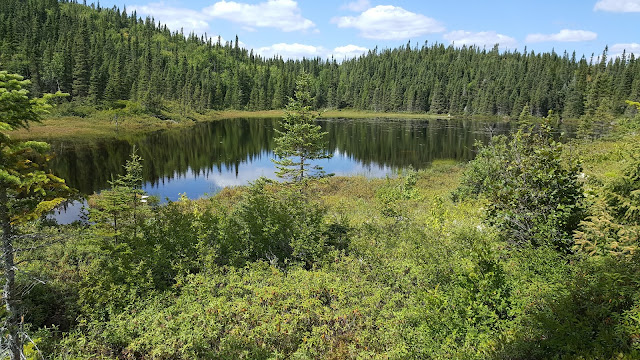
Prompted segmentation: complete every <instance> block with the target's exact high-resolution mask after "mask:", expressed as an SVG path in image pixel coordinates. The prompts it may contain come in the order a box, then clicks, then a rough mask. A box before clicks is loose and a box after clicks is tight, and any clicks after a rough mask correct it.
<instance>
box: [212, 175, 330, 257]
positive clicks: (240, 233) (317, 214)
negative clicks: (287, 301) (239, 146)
mask: <svg viewBox="0 0 640 360" xmlns="http://www.w3.org/2000/svg"><path fill="white" fill-rule="evenodd" d="M325 213H326V210H325V209H324V208H323V207H322V206H320V205H319V204H317V203H316V202H314V201H312V200H311V199H310V198H309V197H308V196H307V195H305V194H304V193H303V191H302V189H301V188H300V187H297V186H291V187H288V186H284V187H281V188H275V187H270V186H268V185H267V181H266V180H265V179H259V180H257V181H256V182H255V183H254V184H253V185H251V186H250V187H249V189H248V191H247V193H246V195H245V196H244V198H243V199H242V200H241V201H240V202H239V203H238V204H237V205H236V206H235V208H234V210H233V211H232V213H231V214H230V216H229V218H228V220H227V222H226V225H225V229H224V232H225V241H224V244H223V246H222V249H221V254H220V255H221V256H220V259H221V261H222V262H225V263H226V262H228V263H231V264H235V265H242V264H243V263H245V262H247V261H255V260H258V259H262V260H268V261H271V262H273V263H277V264H280V265H284V264H285V263H287V262H303V263H305V264H306V265H307V266H311V265H312V264H313V263H314V262H315V261H317V260H319V259H320V257H321V256H322V255H323V254H324V253H325V250H326V247H325V241H326V236H325V234H326V230H327V226H326V224H325V222H324V215H325Z"/></svg>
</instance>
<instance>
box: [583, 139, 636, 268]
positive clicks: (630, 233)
mask: <svg viewBox="0 0 640 360" xmlns="http://www.w3.org/2000/svg"><path fill="white" fill-rule="evenodd" d="M629 158H630V159H629V160H630V161H629V162H628V163H627V166H626V169H625V170H624V174H623V175H622V176H620V177H617V178H615V179H613V180H612V181H611V182H610V183H608V184H606V185H605V186H604V188H603V189H601V191H600V192H599V195H600V198H599V199H597V200H596V203H595V204H594V205H593V206H592V209H591V211H592V215H591V216H589V217H588V218H587V219H586V220H585V221H583V222H581V223H580V231H577V232H576V233H575V235H574V239H575V242H576V247H577V248H579V249H581V250H583V251H585V252H587V253H588V254H589V255H600V256H602V255H617V256H620V255H624V256H630V255H634V254H635V253H636V252H637V250H638V246H639V242H640V156H639V155H638V153H637V151H636V152H634V153H632V154H630V156H629Z"/></svg>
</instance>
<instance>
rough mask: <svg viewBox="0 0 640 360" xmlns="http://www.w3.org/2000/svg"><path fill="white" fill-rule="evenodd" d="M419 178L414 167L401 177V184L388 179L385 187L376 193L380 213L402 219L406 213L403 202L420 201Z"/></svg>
mask: <svg viewBox="0 0 640 360" xmlns="http://www.w3.org/2000/svg"><path fill="white" fill-rule="evenodd" d="M417 177H418V176H417V172H416V171H415V170H414V169H413V168H412V167H409V169H407V170H406V173H405V174H401V176H399V179H400V181H401V183H400V184H396V181H392V180H391V179H389V178H388V177H387V181H386V183H385V185H384V186H382V187H380V188H378V190H377V191H376V198H377V200H378V201H379V202H380V205H381V209H380V211H381V212H382V214H383V215H384V216H387V217H393V218H400V217H401V216H402V214H404V213H405V211H403V208H404V204H403V203H402V201H403V200H417V199H419V195H418V191H417V189H416V187H415V186H416V182H417ZM405 215H406V214H405Z"/></svg>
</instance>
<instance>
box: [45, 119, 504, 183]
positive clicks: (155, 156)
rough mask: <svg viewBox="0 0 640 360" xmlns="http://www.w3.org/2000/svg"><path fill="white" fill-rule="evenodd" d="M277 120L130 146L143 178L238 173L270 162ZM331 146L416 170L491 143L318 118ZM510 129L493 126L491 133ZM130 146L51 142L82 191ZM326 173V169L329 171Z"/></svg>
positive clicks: (117, 165) (482, 128) (390, 124)
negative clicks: (138, 159) (245, 166)
mask: <svg viewBox="0 0 640 360" xmlns="http://www.w3.org/2000/svg"><path fill="white" fill-rule="evenodd" d="M278 122H279V120H277V119H252V120H244V119H240V120H222V121H215V122H208V123H202V124H198V125H196V126H194V127H191V128H187V129H179V130H172V131H163V132H157V133H153V134H150V135H149V136H147V137H145V138H143V139H142V140H139V141H137V142H135V144H136V146H137V147H138V148H139V149H140V151H139V154H140V155H141V156H142V157H143V159H144V178H145V180H146V181H150V182H152V183H154V184H155V183H158V182H164V181H166V180H167V179H171V178H172V177H174V176H176V175H177V176H183V175H185V174H187V173H188V172H189V171H191V172H193V173H194V174H196V175H207V174H208V173H210V172H214V171H215V172H220V171H223V172H233V171H236V172H237V171H238V167H239V165H240V164H241V163H242V162H251V161H253V160H255V159H259V158H261V157H265V156H267V157H270V156H271V149H272V148H273V145H274V141H273V137H274V135H275V131H274V127H275V126H277V124H278ZM320 124H321V126H322V127H323V128H324V130H325V131H327V132H329V147H330V149H329V150H330V151H331V152H335V151H336V150H337V151H338V152H340V153H342V154H345V155H346V156H347V157H349V158H351V159H353V160H356V161H359V162H362V163H363V164H365V165H373V164H377V165H383V166H389V167H406V166H408V165H413V166H414V167H416V168H421V167H424V166H426V165H427V164H428V163H430V162H431V161H433V160H434V159H457V160H469V159H471V158H472V157H473V144H474V142H475V140H476V139H479V140H482V141H485V142H486V141H488V139H489V137H490V132H489V131H487V130H486V129H487V125H486V124H485V123H481V122H477V121H471V120H429V121H426V120H379V119H377V120H322V121H320ZM507 131H509V124H506V123H500V124H495V126H494V130H492V132H493V133H494V134H497V133H505V132H507ZM132 146H133V144H132V143H130V142H128V141H124V140H108V141H107V140H102V141H95V142H92V143H90V144H86V143H84V144H74V143H58V144H54V149H55V150H56V152H57V154H58V156H57V157H56V158H55V159H54V161H53V167H54V171H55V172H56V173H57V174H58V175H59V176H61V177H63V178H65V179H67V182H68V184H69V185H70V186H72V187H75V188H77V189H78V190H80V191H81V192H82V193H91V192H93V191H96V190H99V189H103V188H106V187H107V186H108V183H107V181H108V180H110V178H111V175H112V174H113V176H115V175H116V174H119V173H122V171H123V168H122V165H123V164H124V163H125V161H126V160H127V159H128V157H129V154H130V152H131V148H132ZM326 170H329V171H330V169H326Z"/></svg>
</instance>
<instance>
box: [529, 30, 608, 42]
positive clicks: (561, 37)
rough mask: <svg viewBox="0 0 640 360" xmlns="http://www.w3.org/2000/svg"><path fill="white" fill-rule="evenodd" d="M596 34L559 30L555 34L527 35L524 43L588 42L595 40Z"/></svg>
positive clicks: (584, 31) (583, 31)
mask: <svg viewBox="0 0 640 360" xmlns="http://www.w3.org/2000/svg"><path fill="white" fill-rule="evenodd" d="M597 37H598V34H596V33H594V32H593V31H586V30H569V29H563V30H560V32H559V33H557V34H529V35H527V39H526V40H525V41H526V42H545V41H560V42H570V41H572V42H575V41H589V40H595V39H596V38H597Z"/></svg>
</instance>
